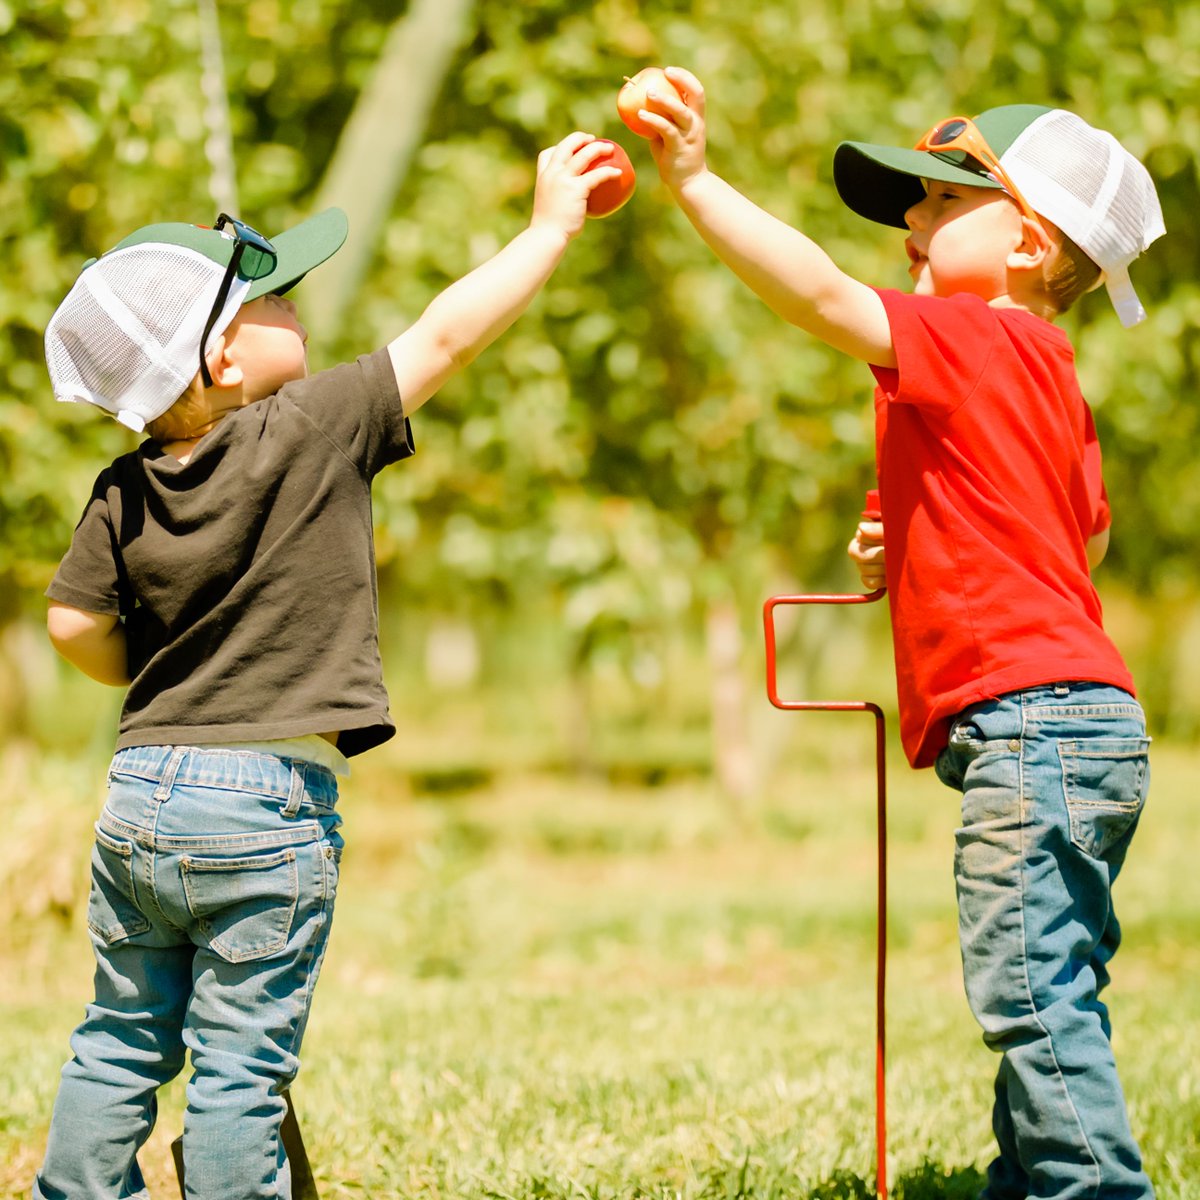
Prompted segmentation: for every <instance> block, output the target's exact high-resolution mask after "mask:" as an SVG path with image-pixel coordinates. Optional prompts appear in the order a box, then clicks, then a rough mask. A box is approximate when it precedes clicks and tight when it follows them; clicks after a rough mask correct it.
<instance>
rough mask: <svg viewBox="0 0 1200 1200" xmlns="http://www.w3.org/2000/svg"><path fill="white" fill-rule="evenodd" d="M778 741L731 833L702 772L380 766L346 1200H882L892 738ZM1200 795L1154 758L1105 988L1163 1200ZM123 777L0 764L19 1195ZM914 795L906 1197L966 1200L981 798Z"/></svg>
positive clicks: (1191, 1156) (362, 798) (1179, 1098)
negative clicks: (106, 780) (968, 866)
mask: <svg viewBox="0 0 1200 1200" xmlns="http://www.w3.org/2000/svg"><path fill="white" fill-rule="evenodd" d="M785 719H786V720H788V721H790V722H794V723H795V724H794V725H789V727H788V728H789V729H794V730H795V731H796V732H795V733H794V734H792V735H791V740H790V741H789V742H788V743H787V745H786V746H785V751H786V753H785V761H786V763H787V766H786V769H784V770H781V771H779V772H778V773H777V776H776V778H775V779H774V780H773V782H772V783H771V785H770V786H769V787H766V788H765V789H764V790H763V793H762V795H761V796H760V798H759V799H758V800H757V801H756V803H755V804H754V805H752V806H750V807H749V808H746V809H743V810H741V811H739V812H734V811H732V810H731V809H730V808H729V807H728V806H727V805H726V804H724V803H723V802H722V801H721V800H720V799H719V798H718V797H717V796H716V795H715V793H714V791H713V788H712V786H711V784H710V783H709V782H708V781H707V780H706V779H705V778H703V777H701V776H697V775H695V774H694V773H692V774H681V775H680V776H679V777H678V778H676V779H674V780H672V781H670V782H668V783H666V784H664V785H663V786H660V787H657V788H647V787H641V786H633V785H629V784H614V783H611V782H598V781H596V780H592V781H588V780H581V779H578V778H575V777H571V776H568V775H564V774H548V773H545V772H536V771H531V770H529V769H528V767H527V766H523V765H522V760H521V758H520V757H519V756H518V757H516V758H515V759H514V760H512V761H511V762H510V763H507V764H505V763H502V764H500V766H499V767H497V766H496V765H495V764H494V763H492V764H489V765H488V769H486V770H481V771H480V773H479V774H478V775H476V776H474V777H472V778H469V779H464V780H461V781H460V782H459V784H458V785H456V786H455V787H454V788H450V789H447V788H444V787H442V786H440V783H439V782H437V781H435V782H432V783H431V777H432V776H435V775H436V774H437V772H436V771H434V770H433V767H434V766H436V765H437V763H436V762H435V761H433V760H432V759H431V756H428V755H426V756H424V757H423V756H422V752H421V748H422V746H423V745H425V746H427V745H428V743H423V742H422V741H421V737H420V732H419V731H418V730H415V729H413V730H408V731H406V732H405V733H404V734H402V736H401V738H399V739H398V740H397V743H395V744H394V745H392V746H391V747H390V748H385V749H383V750H381V751H379V752H376V754H374V755H373V756H369V757H368V760H367V761H364V762H363V764H362V766H361V768H356V770H355V778H354V779H353V780H351V781H350V783H349V784H348V785H347V788H346V789H345V790H346V800H345V802H344V812H345V816H346V837H347V853H346V856H345V859H344V863H343V874H342V885H341V894H340V897H339V902H338V914H337V920H336V923H335V930H334V936H333V942H332V946H331V949H330V952H329V956H328V959H327V963H326V968H325V973H324V975H323V977H322V981H321V985H320V988H319V989H318V993H317V1000H316V1005H315V1008H314V1013H313V1018H312V1022H311V1025H310V1028H309V1034H308V1039H307V1042H306V1045H305V1051H304V1068H303V1070H302V1072H301V1074H300V1077H299V1079H298V1081H297V1084H296V1091H295V1096H296V1101H297V1106H298V1108H299V1111H300V1116H301V1121H302V1125H303V1128H304V1132H305V1137H306V1140H307V1142H308V1145H309V1148H310V1152H311V1156H312V1159H313V1163H314V1167H315V1169H316V1173H317V1177H318V1182H319V1185H320V1188H321V1194H322V1196H323V1197H325V1198H331V1197H376V1198H380V1200H382V1198H387V1197H410V1196H420V1197H431V1198H438V1200H441V1198H443V1197H445V1198H449V1197H455V1198H471V1200H474V1198H479V1200H484V1198H501V1200H503V1198H512V1200H542V1198H545V1200H551V1198H554V1200H557V1198H559V1197H561V1198H563V1200H568V1198H570V1200H576V1198H578V1200H584V1198H587V1197H595V1198H597V1200H601V1198H608V1197H613V1198H616V1197H632V1196H647V1197H662V1198H663V1200H666V1198H667V1197H671V1198H680V1200H685V1198H686V1200H693V1198H694V1200H701V1198H703V1200H719V1198H731V1200H732V1198H739V1197H746V1198H749V1197H754V1198H756V1200H757V1198H762V1200H766V1198H768V1197H781V1198H782V1197H789V1198H792V1197H794V1198H801V1197H803V1198H805V1200H808V1198H814V1200H816V1198H819V1200H842V1198H846V1200H850V1198H856V1197H868V1196H871V1195H872V1194H873V1188H872V1182H871V1181H872V1180H873V1170H872V1157H873V1149H872V1147H873V1107H874V1099H873V1028H872V1026H873V939H874V893H873V889H874V879H875V866H874V812H873V791H874V779H873V770H872V765H871V761H870V748H869V746H868V745H866V744H865V739H866V738H867V737H868V736H869V735H868V734H867V733H866V731H865V730H862V729H860V728H859V725H858V724H857V723H856V722H855V721H854V720H850V721H849V722H844V721H842V720H841V719H838V718H833V719H831V720H830V721H828V722H826V721H823V719H822V718H821V717H817V718H809V719H797V718H795V717H789V718H785ZM814 721H815V724H814ZM860 734H861V735H862V737H861V738H860V737H859V735H860ZM860 743H863V744H860ZM372 760H373V761H372ZM524 761H526V762H527V761H528V759H526V760H524ZM514 764H515V765H514ZM1198 768H1200V753H1197V751H1196V750H1194V749H1186V748H1181V747H1173V746H1171V745H1158V746H1156V750H1155V762H1154V771H1155V779H1154V786H1153V790H1152V799H1151V802H1150V805H1149V807H1148V809H1147V814H1146V817H1145V819H1144V822H1143V826H1142V829H1141V830H1140V831H1139V834H1138V840H1137V842H1135V845H1134V848H1133V851H1132V853H1131V856H1130V860H1129V863H1128V865H1127V868H1126V871H1125V874H1124V875H1123V876H1122V879H1121V882H1120V884H1119V885H1118V893H1117V900H1118V908H1119V911H1120V912H1121V915H1122V919H1123V925H1124V928H1125V935H1126V944H1125V946H1124V947H1123V949H1122V951H1121V953H1120V955H1119V956H1118V958H1117V960H1116V962H1115V964H1114V985H1113V987H1112V988H1111V989H1110V992H1109V993H1108V996H1109V999H1110V1005H1111V1008H1112V1012H1113V1019H1114V1026H1115V1029H1116V1035H1115V1044H1116V1050H1117V1055H1118V1062H1119V1064H1120V1067H1121V1071H1122V1076H1123V1079H1124V1082H1125V1086H1126V1090H1127V1093H1128V1096H1129V1102H1130V1109H1131V1113H1132V1119H1133V1123H1134V1126H1135V1128H1136V1130H1137V1132H1138V1135H1139V1138H1140V1140H1141V1143H1142V1147H1143V1150H1144V1153H1145V1155H1146V1158H1147V1163H1148V1167H1149V1169H1150V1171H1151V1173H1152V1176H1153V1178H1154V1179H1155V1182H1156V1185H1157V1187H1158V1194H1159V1196H1160V1198H1161V1200H1184V1198H1187V1200H1192V1198H1195V1197H1200V1184H1197V1183H1196V1182H1195V1181H1196V1180H1198V1179H1200V1140H1198V1135H1197V1130H1198V1129H1200V997H1198V995H1197V989H1196V986H1195V980H1196V978H1197V972H1198V968H1200V872H1197V871H1196V869H1195V867H1194V864H1193V862H1192V861H1191V860H1192V857H1193V855H1194V848H1195V847H1196V846H1197V845H1198V844H1200V838H1198V835H1200V808H1198V807H1197V805H1196V804H1195V802H1194V792H1195V779H1196V776H1197V769H1198ZM668 776H669V773H668ZM610 778H611V776H610ZM101 782H102V779H101V776H100V775H99V773H98V772H97V771H96V769H95V764H94V762H92V763H89V762H88V761H87V760H85V759H81V760H79V761H55V760H52V759H47V758H45V757H43V756H35V755H24V756H22V755H16V754H14V753H11V752H10V753H9V754H7V755H6V756H4V757H3V758H2V759H0V783H2V784H3V785H4V787H5V794H6V795H7V796H8V797H9V798H10V799H9V804H10V809H12V808H13V807H14V805H15V814H14V815H15V821H16V829H17V845H18V847H19V848H20V850H21V853H18V854H16V855H10V858H9V859H8V860H7V862H6V863H5V865H4V866H3V867H2V868H0V902H2V903H4V904H5V907H6V911H7V912H8V913H9V914H10V916H11V920H10V922H9V923H8V925H7V927H6V929H5V931H4V933H3V934H2V935H0V1197H16V1196H20V1195H24V1194H26V1193H27V1190H28V1186H29V1182H30V1179H31V1177H32V1173H33V1171H34V1170H35V1169H36V1165H37V1161H38V1157H39V1155H40V1152H41V1148H42V1145H43V1144H44V1138H45V1133H46V1126H47V1122H48V1119H49V1113H50V1108H51V1105H52V1102H53V1096H54V1089H55V1086H56V1079H57V1072H58V1069H59V1067H60V1065H61V1062H62V1059H63V1057H64V1055H65V1053H66V1041H67V1036H68V1034H69V1032H70V1029H71V1027H72V1026H73V1024H74V1023H75V1021H76V1020H77V1019H78V1017H79V1015H80V1013H81V1011H82V1007H83V1003H84V1001H85V999H86V997H87V989H88V986H89V976H90V967H89V963H88V961H87V951H86V943H85V940H84V936H83V933H82V929H81V925H80V912H79V901H80V899H81V893H82V886H83V881H84V878H85V872H86V856H87V843H88V832H89V826H90V823H91V821H92V820H93V819H94V814H95V810H96V807H97V805H98V794H99V788H100V785H101ZM474 784H477V785H479V786H472V785H474ZM891 790H892V795H891V820H890V834H891V836H890V849H891V877H892V902H891V920H892V938H891V957H890V960H889V972H890V975H889V979H890V984H889V1027H888V1033H889V1066H888V1102H889V1117H890V1119H889V1130H890V1137H889V1151H890V1156H889V1157H890V1171H891V1179H892V1183H893V1195H895V1196H899V1197H904V1198H906V1200H932V1198H934V1197H939V1198H940V1197H946V1198H959V1197H961V1198H963V1200H966V1198H967V1197H971V1196H973V1195H974V1194H975V1192H976V1191H977V1190H978V1188H979V1186H980V1184H981V1182H982V1177H981V1172H982V1170H983V1168H984V1166H985V1165H986V1162H987V1160H988V1157H989V1152H990V1131H989V1124H988V1122H989V1106H990V1085H991V1076H992V1072H993V1069H994V1065H995V1064H994V1060H993V1058H992V1056H991V1055H990V1054H988V1053H987V1051H985V1050H984V1049H983V1047H982V1045H981V1044H980V1042H979V1037H978V1033H977V1031H976V1029H975V1027H974V1024H973V1022H972V1020H971V1018H970V1016H969V1014H968V1012H967V1009H966V1003H965V1000H964V999H963V997H962V987H961V981H960V978H959V964H958V950H957V942H956V937H955V926H954V896H953V883H952V879H951V874H950V855H951V847H952V831H953V829H954V826H955V823H956V813H955V798H954V796H953V794H952V793H950V792H948V791H946V790H945V789H943V788H942V787H941V786H940V785H939V784H938V783H937V781H936V780H935V779H934V778H933V776H932V775H931V774H930V773H928V772H924V773H920V774H915V773H912V772H909V771H908V770H907V769H906V768H905V767H904V766H903V765H902V764H900V763H894V764H893V767H892V772H891ZM14 798H15V800H14ZM181 1107H182V1085H181V1084H180V1083H179V1081H176V1083H175V1084H173V1085H172V1086H171V1087H170V1088H168V1089H167V1090H166V1092H165V1094H164V1097H163V1104H162V1110H161V1119H160V1128H159V1130H158V1131H156V1134H155V1136H154V1138H153V1139H152V1140H151V1143H150V1144H149V1146H148V1147H147V1149H146V1151H145V1153H144V1156H143V1162H144V1165H145V1167H146V1172H147V1175H148V1178H149V1180H150V1183H151V1187H152V1189H153V1191H154V1194H155V1196H157V1197H172V1196H174V1195H175V1194H176V1192H175V1191H174V1184H173V1180H172V1176H171V1175H170V1173H169V1168H168V1161H167V1143H168V1142H169V1140H170V1138H171V1137H173V1136H174V1135H175V1133H176V1132H177V1131H178V1128H179V1124H180V1113H181Z"/></svg>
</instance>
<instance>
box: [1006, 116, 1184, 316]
mask: <svg viewBox="0 0 1200 1200" xmlns="http://www.w3.org/2000/svg"><path fill="white" fill-rule="evenodd" d="M1000 161H1001V163H1002V164H1003V165H1004V169H1005V170H1006V171H1008V172H1009V174H1010V175H1011V176H1012V179H1013V182H1014V183H1015V184H1016V185H1017V187H1018V188H1020V189H1021V192H1022V194H1023V195H1024V196H1025V198H1026V199H1027V200H1028V201H1029V203H1030V204H1031V205H1033V208H1034V210H1035V211H1036V212H1038V213H1040V214H1041V215H1042V216H1044V217H1046V218H1047V220H1050V221H1053V222H1054V224H1055V225H1057V226H1058V227H1059V229H1061V230H1062V231H1063V232H1064V233H1065V234H1066V235H1067V236H1068V237H1069V238H1070V239H1071V240H1072V241H1073V242H1075V244H1076V245H1078V246H1079V248H1080V249H1081V250H1083V252H1084V253H1085V254H1086V255H1087V256H1088V257H1089V258H1090V259H1091V260H1092V261H1093V262H1094V263H1095V264H1096V265H1097V266H1098V267H1099V268H1100V269H1101V270H1102V271H1103V272H1104V275H1105V283H1106V284H1107V286H1108V292H1109V295H1110V296H1111V298H1112V301H1113V304H1114V306H1115V307H1116V310H1117V313H1118V315H1119V316H1120V318H1121V321H1122V323H1123V324H1125V325H1135V324H1137V322H1138V321H1140V320H1141V319H1142V318H1143V317H1144V316H1145V315H1146V314H1145V310H1144V309H1143V308H1142V306H1141V303H1140V302H1139V301H1138V298H1137V295H1136V293H1135V292H1134V290H1133V285H1132V284H1131V283H1130V281H1129V264H1130V263H1131V262H1133V260H1134V259H1135V258H1137V256H1138V255H1139V254H1141V253H1142V252H1143V251H1144V250H1146V249H1147V248H1148V247H1149V246H1150V244H1151V243H1152V242H1153V241H1154V240H1155V239H1156V238H1159V237H1161V236H1162V235H1163V234H1164V233H1165V232H1166V230H1165V228H1164V227H1163V219H1162V209H1161V208H1160V207H1159V203H1158V195H1157V193H1156V192H1155V190H1154V183H1153V181H1152V180H1151V179H1150V175H1149V172H1147V170H1146V168H1145V167H1143V166H1142V164H1141V163H1140V162H1138V160H1137V159H1136V158H1134V157H1133V155H1132V154H1130V153H1129V152H1128V151H1127V150H1126V149H1125V148H1124V147H1123V146H1122V145H1121V143H1120V142H1118V141H1117V139H1116V138H1114V137H1113V136H1112V134H1110V133H1105V132H1104V131H1103V130H1100V129H1093V128H1092V126H1090V125H1089V124H1088V123H1087V122H1086V121H1084V120H1083V119H1082V118H1080V117H1077V116H1076V115H1075V114H1074V113H1070V112H1066V111H1065V110H1063V109H1054V110H1052V111H1050V112H1048V113H1046V114H1044V115H1043V116H1041V117H1039V118H1038V119H1037V120H1036V121H1033V122H1031V123H1030V124H1029V126H1028V127H1027V128H1026V129H1024V130H1023V131H1022V132H1021V134H1020V135H1019V136H1018V137H1017V138H1016V140H1015V141H1014V142H1013V144H1012V145H1011V146H1010V147H1009V148H1008V149H1007V150H1006V151H1005V152H1004V154H1003V155H1002V156H1001V158H1000Z"/></svg>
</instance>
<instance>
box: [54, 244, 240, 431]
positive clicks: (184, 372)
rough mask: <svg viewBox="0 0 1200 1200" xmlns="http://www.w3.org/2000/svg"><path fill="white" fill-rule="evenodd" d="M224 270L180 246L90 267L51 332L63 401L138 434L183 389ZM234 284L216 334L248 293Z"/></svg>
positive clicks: (135, 250)
mask: <svg viewBox="0 0 1200 1200" xmlns="http://www.w3.org/2000/svg"><path fill="white" fill-rule="evenodd" d="M224 274H225V268H224V267H223V266H222V265H221V264H220V263H216V262H214V261H213V260H212V259H210V258H206V257H205V256H204V255H202V254H199V253H197V252H196V251H194V250H190V249H187V248H185V247H182V246H171V245H167V244H164V243H155V242H147V243H143V244H141V245H137V246H130V247H128V248H127V249H124V250H117V251H114V252H113V253H111V254H107V255H105V256H104V257H103V258H101V259H99V260H98V261H97V262H95V263H93V264H92V265H91V266H89V267H88V268H87V269H86V270H84V271H83V273H82V274H81V275H80V276H79V278H78V279H77V280H76V281H75V286H74V287H72V289H71V291H70V292H69V293H68V294H67V297H66V299H65V300H64V301H63V302H62V304H60V305H59V307H58V310H57V312H55V314H54V316H53V317H52V318H51V321H50V324H49V326H48V327H47V329H46V363H47V366H48V367H49V369H50V380H51V383H52V384H53V386H54V394H55V396H56V398H57V399H59V400H66V401H75V402H83V403H88V404H95V405H97V406H98V407H100V408H103V409H104V410H105V411H106V412H109V413H112V414H114V415H115V416H116V418H117V420H119V421H121V422H122V423H123V424H125V425H128V426H129V427H130V428H131V429H134V430H138V431H140V430H142V429H143V428H145V426H146V424H147V423H148V422H149V421H153V420H154V419H155V418H156V417H159V416H161V415H162V414H163V413H165V412H166V411H167V409H169V408H170V407H171V405H173V404H174V403H175V401H176V400H177V399H178V398H179V397H180V396H181V395H182V394H183V392H184V391H185V390H186V389H187V387H188V385H189V383H190V382H191V380H192V378H193V377H194V376H195V374H196V371H197V369H198V367H199V363H200V337H201V335H202V334H203V332H204V324H205V321H207V319H208V314H209V311H210V310H211V308H212V305H213V302H214V301H215V300H216V296H217V291H218V290H219V288H220V285H221V279H222V278H223V276H224ZM249 286H250V285H249V283H248V282H247V281H245V280H241V279H236V278H235V279H234V282H233V286H232V287H231V288H230V295H229V299H228V301H227V302H226V304H225V305H224V308H223V309H222V312H221V313H220V315H219V317H218V319H217V321H216V323H215V324H214V326H213V330H212V335H210V338H209V341H210V343H211V341H212V337H213V336H215V335H217V334H219V333H221V332H223V331H224V330H225V328H226V327H227V326H228V325H229V322H230V321H232V320H233V317H234V315H235V314H236V313H237V310H238V308H239V307H240V306H241V303H242V299H243V298H244V296H245V295H246V292H247V291H248V290H249Z"/></svg>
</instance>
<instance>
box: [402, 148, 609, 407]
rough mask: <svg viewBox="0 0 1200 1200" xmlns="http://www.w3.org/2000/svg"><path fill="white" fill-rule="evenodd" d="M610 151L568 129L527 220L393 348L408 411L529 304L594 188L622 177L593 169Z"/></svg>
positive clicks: (545, 164) (540, 177) (543, 168)
mask: <svg viewBox="0 0 1200 1200" xmlns="http://www.w3.org/2000/svg"><path fill="white" fill-rule="evenodd" d="M610 150H611V147H610V146H608V145H607V143H597V142H596V140H595V138H594V137H593V136H592V135H591V134H590V133H572V134H569V135H568V136H567V137H565V138H563V140H562V141H561V142H559V143H558V145H557V146H552V147H550V148H549V149H546V150H543V151H542V152H541V154H540V155H539V156H538V174H537V188H536V191H535V194H534V201H533V216H532V218H531V219H530V222H529V226H528V227H527V228H526V229H524V230H523V231H522V232H521V233H519V234H517V236H516V237H515V238H513V240H512V241H511V242H509V243H508V245H507V246H505V247H504V248H503V249H502V250H501V251H500V252H499V253H498V254H496V255H495V256H494V257H492V258H490V259H488V261H487V262H485V263H483V264H482V265H481V266H478V267H476V268H475V270H473V271H471V272H470V273H469V274H467V275H464V276H463V277H462V279H460V280H458V282H457V283H453V284H451V285H450V286H449V287H448V288H447V289H446V290H445V291H444V292H442V293H441V294H440V295H439V296H437V297H436V298H435V299H434V300H433V301H432V302H431V303H430V304H429V307H428V308H426V309H425V311H424V312H423V313H422V314H421V316H420V317H419V318H418V319H417V320H416V322H414V324H413V325H411V326H410V327H409V328H408V329H407V330H405V331H404V333H402V334H401V335H400V336H399V337H398V338H396V339H395V341H393V342H392V343H391V344H390V345H389V346H388V350H389V352H390V354H391V358H392V367H393V369H394V370H395V372H396V383H397V386H398V387H399V390H400V396H401V399H402V401H403V403H404V411H405V413H406V414H408V415H411V414H412V413H413V412H415V411H416V410H417V409H418V408H420V406H421V405H422V404H424V403H425V401H426V400H428V399H429V397H430V396H432V395H433V394H434V393H435V392H436V391H437V390H438V388H440V387H441V386H442V384H444V383H445V382H446V380H447V379H449V378H450V376H452V375H454V374H455V373H456V372H457V371H459V370H461V369H462V368H463V367H465V366H466V365H467V364H468V363H469V362H471V361H472V360H473V359H474V358H475V357H476V356H477V355H478V354H479V353H480V352H481V351H482V350H484V349H485V348H486V347H487V346H489V345H491V343H492V342H493V341H495V340H496V338H498V337H499V336H500V334H502V333H503V332H504V331H505V330H506V329H507V328H508V327H509V326H510V325H511V324H512V323H513V322H514V321H515V320H516V319H517V318H518V317H519V316H520V315H521V313H523V312H524V311H525V309H526V308H527V307H528V306H529V302H530V301H531V300H532V299H533V298H534V296H536V295H537V293H538V292H539V291H540V290H541V288H542V286H543V285H544V284H545V283H546V281H547V280H548V279H549V278H550V276H551V275H552V274H553V273H554V269H555V268H556V267H557V266H558V264H559V261H560V260H561V259H562V256H563V253H564V252H565V251H566V248H567V244H568V243H569V242H570V240H571V239H572V238H573V237H575V235H576V234H578V233H579V231H580V230H581V229H582V228H583V223H584V219H585V217H586V211H587V199H588V196H589V194H590V193H591V191H592V189H593V188H594V187H596V186H597V185H598V184H601V183H604V182H605V181H606V180H609V179H616V178H619V177H620V174H621V172H620V169H619V168H618V167H615V166H600V167H595V168H594V169H593V164H594V163H595V162H596V161H597V160H598V159H601V158H603V157H605V156H606V155H607V154H609V152H610Z"/></svg>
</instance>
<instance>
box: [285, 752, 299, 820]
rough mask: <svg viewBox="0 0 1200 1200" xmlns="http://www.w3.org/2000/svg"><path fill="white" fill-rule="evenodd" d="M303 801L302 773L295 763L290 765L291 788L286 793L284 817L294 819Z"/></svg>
mask: <svg viewBox="0 0 1200 1200" xmlns="http://www.w3.org/2000/svg"><path fill="white" fill-rule="evenodd" d="M303 799H304V771H303V769H302V767H301V765H300V764H299V763H297V762H293V763H292V787H291V791H289V792H288V800H287V804H285V805H284V807H283V815H284V816H285V817H294V816H295V815H296V814H297V813H298V812H299V811H300V802H301V801H302V800H303Z"/></svg>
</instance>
